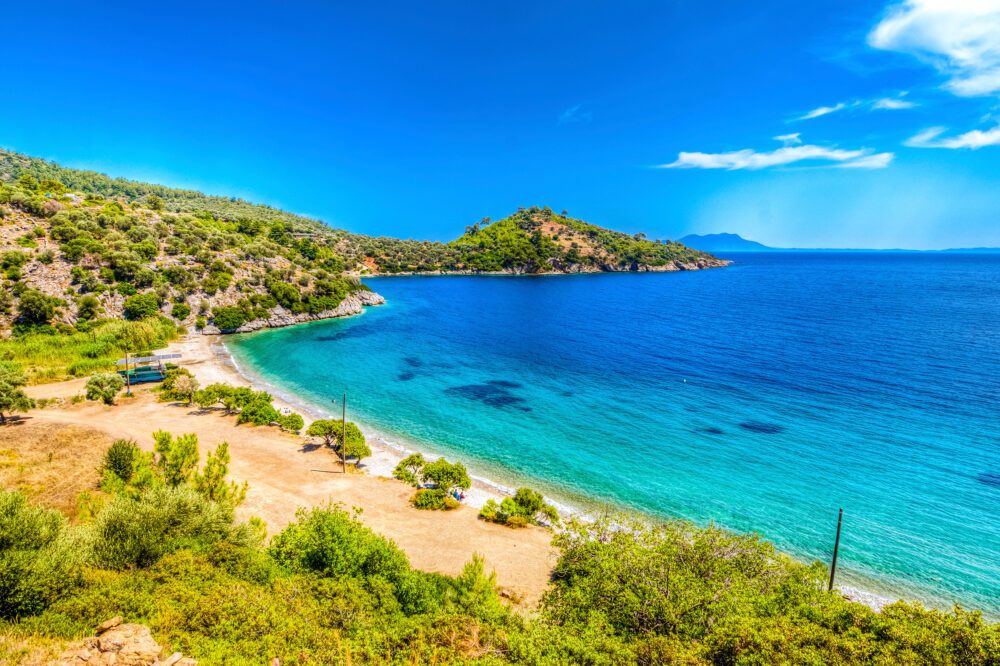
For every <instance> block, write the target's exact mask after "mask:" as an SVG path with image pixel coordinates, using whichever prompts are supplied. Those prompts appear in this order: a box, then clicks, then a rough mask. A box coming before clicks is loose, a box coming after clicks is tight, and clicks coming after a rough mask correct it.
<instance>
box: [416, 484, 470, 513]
mask: <svg viewBox="0 0 1000 666" xmlns="http://www.w3.org/2000/svg"><path fill="white" fill-rule="evenodd" d="M449 499H450V500H451V501H452V502H454V503H455V504H454V506H449V503H448V502H447V500H449ZM410 502H411V503H412V504H413V506H415V507H416V508H418V509H429V510H432V511H438V510H444V509H454V508H458V502H456V501H455V498H453V497H449V495H448V494H447V493H446V492H445V491H444V490H442V489H441V488H421V489H420V490H418V491H417V492H416V493H414V494H413V497H411V498H410Z"/></svg>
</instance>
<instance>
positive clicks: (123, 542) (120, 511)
mask: <svg viewBox="0 0 1000 666" xmlns="http://www.w3.org/2000/svg"><path fill="white" fill-rule="evenodd" d="M93 534H94V547H93V555H94V563H95V564H96V565H97V566H99V567H103V568H106V569H129V568H133V567H148V566H150V565H152V564H154V563H156V561H157V560H159V559H160V558H161V557H162V556H163V555H164V554H166V553H169V552H172V551H174V550H176V549H177V548H180V547H189V548H196V549H202V548H205V547H207V546H210V545H211V544H214V543H217V542H220V541H228V542H230V543H234V544H236V545H252V544H253V534H252V531H251V530H250V529H249V527H248V526H246V525H241V526H238V527H234V526H233V510H232V507H231V506H229V505H227V504H217V503H215V502H211V501H209V500H208V499H206V498H205V497H203V496H202V495H200V494H198V493H197V492H196V491H194V490H193V489H191V488H188V487H185V486H179V487H176V488H171V487H168V486H162V487H158V488H151V489H150V490H149V491H147V492H146V493H145V494H144V495H142V496H141V497H139V498H138V499H132V498H130V497H125V496H123V495H118V496H116V497H115V498H114V499H113V500H112V501H111V503H110V504H108V506H107V507H106V508H105V509H104V510H103V511H102V512H101V513H100V515H98V516H97V520H96V521H95V522H94V527H93Z"/></svg>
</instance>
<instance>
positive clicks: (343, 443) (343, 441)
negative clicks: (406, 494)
mask: <svg viewBox="0 0 1000 666" xmlns="http://www.w3.org/2000/svg"><path fill="white" fill-rule="evenodd" d="M343 407H344V411H343V415H342V416H341V417H340V425H341V426H342V427H343V430H341V434H340V462H342V463H343V465H344V474H347V394H346V393H345V394H344V404H343ZM837 534H838V538H839V535H840V532H839V530H838V532H837Z"/></svg>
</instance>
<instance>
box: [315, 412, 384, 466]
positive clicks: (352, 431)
mask: <svg viewBox="0 0 1000 666" xmlns="http://www.w3.org/2000/svg"><path fill="white" fill-rule="evenodd" d="M345 430H346V436H347V444H346V446H345V445H344V443H343V442H341V439H342V438H343V437H344V435H345ZM306 434H307V435H311V436H314V437H322V438H323V443H324V444H326V445H327V446H330V447H333V448H334V449H335V450H336V451H338V452H340V451H341V448H342V447H343V449H344V451H343V454H344V456H345V457H348V458H356V459H357V462H358V464H360V463H361V459H362V458H367V457H368V456H370V455H371V454H372V451H371V449H369V448H368V444H367V443H366V442H365V436H364V434H363V433H362V432H361V429H360V428H358V426H357V425H355V424H354V423H352V422H351V421H348V422H347V427H346V428H345V427H344V422H343V421H341V420H340V419H336V420H334V419H320V420H319V421H313V422H312V423H311V424H310V425H309V429H308V430H307V431H306Z"/></svg>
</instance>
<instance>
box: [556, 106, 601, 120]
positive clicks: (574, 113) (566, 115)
mask: <svg viewBox="0 0 1000 666" xmlns="http://www.w3.org/2000/svg"><path fill="white" fill-rule="evenodd" d="M592 119H593V116H592V114H591V113H590V111H581V110H580V105H579V104H574V105H573V106H571V107H569V108H568V109H566V110H565V111H563V112H562V113H561V114H559V122H558V124H559V125H567V124H569V123H585V122H590V120H592Z"/></svg>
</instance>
